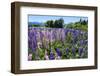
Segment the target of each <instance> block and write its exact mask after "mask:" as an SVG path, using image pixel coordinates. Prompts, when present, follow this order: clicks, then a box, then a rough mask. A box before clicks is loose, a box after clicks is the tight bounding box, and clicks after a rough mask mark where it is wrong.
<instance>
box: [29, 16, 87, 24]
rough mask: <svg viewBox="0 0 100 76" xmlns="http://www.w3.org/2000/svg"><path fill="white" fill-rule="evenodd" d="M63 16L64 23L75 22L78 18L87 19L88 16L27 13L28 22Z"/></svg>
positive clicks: (44, 20) (41, 21)
mask: <svg viewBox="0 0 100 76" xmlns="http://www.w3.org/2000/svg"><path fill="white" fill-rule="evenodd" d="M60 18H63V19H64V23H65V24H68V23H71V22H77V21H79V20H80V19H82V20H88V17H80V16H50V15H48V16H47V15H29V16H28V22H40V23H43V22H46V21H47V20H57V19H60Z"/></svg>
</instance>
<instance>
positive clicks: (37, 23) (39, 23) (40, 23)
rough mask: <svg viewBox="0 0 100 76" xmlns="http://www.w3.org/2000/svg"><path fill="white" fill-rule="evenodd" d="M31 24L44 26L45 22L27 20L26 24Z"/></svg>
mask: <svg viewBox="0 0 100 76" xmlns="http://www.w3.org/2000/svg"><path fill="white" fill-rule="evenodd" d="M33 24H35V25H40V26H45V24H44V23H42V22H28V26H32V25H33Z"/></svg>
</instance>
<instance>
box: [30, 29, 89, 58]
mask: <svg viewBox="0 0 100 76" xmlns="http://www.w3.org/2000/svg"><path fill="white" fill-rule="evenodd" d="M87 57H88V32H87V31H83V30H77V29H70V28H68V29H65V28H43V27H29V28H28V60H58V59H80V58H87Z"/></svg>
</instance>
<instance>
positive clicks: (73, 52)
mask: <svg viewBox="0 0 100 76" xmlns="http://www.w3.org/2000/svg"><path fill="white" fill-rule="evenodd" d="M72 54H73V55H74V56H75V48H74V47H73V48H72Z"/></svg>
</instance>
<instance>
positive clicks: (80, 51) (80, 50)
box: [78, 47, 83, 56]
mask: <svg viewBox="0 0 100 76" xmlns="http://www.w3.org/2000/svg"><path fill="white" fill-rule="evenodd" d="M78 53H79V56H81V55H82V53H83V48H81V47H80V48H79V49H78Z"/></svg>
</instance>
